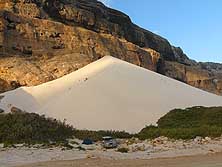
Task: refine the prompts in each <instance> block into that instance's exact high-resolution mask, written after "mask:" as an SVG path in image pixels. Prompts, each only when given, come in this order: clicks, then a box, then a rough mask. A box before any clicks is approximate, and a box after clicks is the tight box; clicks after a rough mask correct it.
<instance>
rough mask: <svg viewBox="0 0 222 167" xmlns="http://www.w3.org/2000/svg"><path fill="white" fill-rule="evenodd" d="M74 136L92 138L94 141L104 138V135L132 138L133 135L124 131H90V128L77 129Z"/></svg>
mask: <svg viewBox="0 0 222 167" xmlns="http://www.w3.org/2000/svg"><path fill="white" fill-rule="evenodd" d="M74 136H75V137H76V138H78V139H82V140H83V139H87V138H88V139H91V140H93V141H99V140H102V137H104V136H112V137H113V138H121V139H124V138H131V137H132V136H133V135H131V134H129V133H127V132H124V131H102V130H100V131H90V130H77V129H76V130H75V131H74Z"/></svg>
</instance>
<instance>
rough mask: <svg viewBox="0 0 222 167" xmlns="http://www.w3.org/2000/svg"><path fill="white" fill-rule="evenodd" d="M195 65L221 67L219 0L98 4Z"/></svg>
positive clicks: (221, 14) (129, 0)
mask: <svg viewBox="0 0 222 167" xmlns="http://www.w3.org/2000/svg"><path fill="white" fill-rule="evenodd" d="M101 1H105V2H106V4H108V5H109V6H110V7H111V8H114V9H118V10H120V11H122V12H124V13H126V14H128V15H129V16H130V17H131V19H132V21H133V22H134V23H136V24H137V25H139V26H141V27H143V28H145V29H148V30H151V31H153V32H155V33H157V34H159V35H161V36H163V37H165V38H167V39H168V40H169V41H170V42H171V44H173V45H175V46H180V47H181V48H182V49H183V50H184V52H185V53H186V54H187V55H188V56H189V57H190V58H192V59H195V60H197V61H214V62H221V63H222V0H101Z"/></svg>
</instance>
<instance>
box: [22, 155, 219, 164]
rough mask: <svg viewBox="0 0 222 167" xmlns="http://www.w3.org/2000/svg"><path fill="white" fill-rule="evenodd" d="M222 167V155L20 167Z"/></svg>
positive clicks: (77, 161) (99, 160)
mask: <svg viewBox="0 0 222 167" xmlns="http://www.w3.org/2000/svg"><path fill="white" fill-rule="evenodd" d="M126 166H127V167H135V166H136V167H221V166H222V153H217V154H208V155H199V156H190V157H177V158H168V159H166V158H165V159H151V160H138V159H137V160H110V159H82V160H74V161H55V162H44V163H37V164H29V165H25V166H20V167H126Z"/></svg>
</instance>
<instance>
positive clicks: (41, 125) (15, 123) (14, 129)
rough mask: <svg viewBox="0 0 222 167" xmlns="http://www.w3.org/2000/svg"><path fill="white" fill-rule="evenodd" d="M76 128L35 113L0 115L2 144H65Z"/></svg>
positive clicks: (0, 141) (0, 140)
mask: <svg viewBox="0 0 222 167" xmlns="http://www.w3.org/2000/svg"><path fill="white" fill-rule="evenodd" d="M73 132H74V128H73V127H72V126H69V125H67V124H65V122H61V121H57V120H56V119H51V118H46V117H45V116H39V115H38V114H34V113H13V114H12V113H9V114H0V143H6V144H7V145H8V144H10V143H11V144H13V143H29V144H35V143H50V142H63V141H65V140H66V139H67V138H71V137H72V136H73Z"/></svg>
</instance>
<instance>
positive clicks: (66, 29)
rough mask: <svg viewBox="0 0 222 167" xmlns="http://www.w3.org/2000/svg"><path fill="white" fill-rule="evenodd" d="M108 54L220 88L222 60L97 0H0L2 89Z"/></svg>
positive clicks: (55, 74) (45, 78)
mask: <svg viewBox="0 0 222 167" xmlns="http://www.w3.org/2000/svg"><path fill="white" fill-rule="evenodd" d="M106 55H111V56H114V57H117V58H120V59H123V60H125V61H128V62H131V63H133V64H136V65H138V66H141V67H144V68H147V69H150V70H153V71H156V72H159V73H161V74H164V75H166V76H169V77H172V78H175V79H178V80H180V81H182V82H185V83H188V84H190V85H192V86H195V87H198V88H201V89H203V90H207V91H210V92H213V93H216V94H222V70H221V69H222V68H221V67H222V65H220V64H213V63H197V62H195V61H193V60H190V59H189V58H188V57H187V56H186V55H185V54H184V53H183V51H182V50H181V49H180V48H177V47H174V46H171V45H170V43H169V42H168V41H167V40H166V39H164V38H162V37H160V36H158V35H156V34H154V33H152V32H150V31H147V30H144V29H142V28H140V27H138V26H137V25H135V24H133V23H132V21H131V20H130V18H129V17H128V16H127V15H125V14H124V13H121V12H119V11H116V10H113V9H110V8H107V7H106V6H104V5H103V4H102V3H101V2H98V1H96V0H1V2H0V74H1V75H0V92H4V91H7V90H11V89H14V88H17V87H20V86H24V85H27V86H31V85H38V84H40V83H44V82H47V81H50V80H53V79H56V78H58V77H61V76H63V75H65V74H68V73H70V72H73V71H75V70H77V69H79V68H81V67H83V66H85V65H87V64H89V63H90V62H92V61H95V60H97V59H99V58H101V57H103V56H106Z"/></svg>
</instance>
